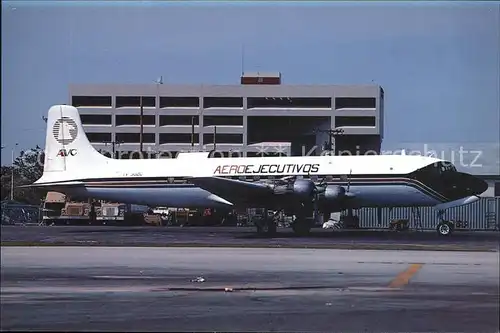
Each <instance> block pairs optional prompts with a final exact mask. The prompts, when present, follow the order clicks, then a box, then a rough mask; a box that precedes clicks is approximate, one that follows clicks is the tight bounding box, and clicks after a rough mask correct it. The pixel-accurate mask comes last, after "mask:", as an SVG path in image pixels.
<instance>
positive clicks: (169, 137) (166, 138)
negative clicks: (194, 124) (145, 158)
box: [159, 133, 200, 144]
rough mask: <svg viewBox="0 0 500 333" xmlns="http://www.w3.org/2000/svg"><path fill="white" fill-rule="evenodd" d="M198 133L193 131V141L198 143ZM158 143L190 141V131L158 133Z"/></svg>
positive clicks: (183, 142)
mask: <svg viewBox="0 0 500 333" xmlns="http://www.w3.org/2000/svg"><path fill="white" fill-rule="evenodd" d="M199 140H200V139H199V134H198V133H194V135H193V143H199ZM159 142H160V144H166V143H182V144H187V143H191V133H160V141H159Z"/></svg>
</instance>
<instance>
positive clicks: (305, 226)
mask: <svg viewBox="0 0 500 333" xmlns="http://www.w3.org/2000/svg"><path fill="white" fill-rule="evenodd" d="M306 212H307V211H306V210H301V211H300V212H297V213H296V214H297V215H296V218H295V220H294V221H293V223H292V230H293V232H294V233H295V234H296V235H298V236H306V235H308V234H309V232H310V231H311V228H312V227H313V224H314V218H311V217H309V216H308V214H307V213H306ZM280 213H281V211H280V210H278V211H276V212H275V213H274V214H272V215H271V214H269V211H268V210H267V209H265V210H264V217H263V218H261V219H258V220H257V221H255V226H256V228H257V234H258V235H260V236H266V237H272V236H274V235H276V232H277V220H278V217H279V214H280Z"/></svg>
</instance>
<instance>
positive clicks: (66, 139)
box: [43, 105, 109, 175]
mask: <svg viewBox="0 0 500 333" xmlns="http://www.w3.org/2000/svg"><path fill="white" fill-rule="evenodd" d="M107 160H109V159H108V158H107V157H106V156H104V155H102V154H101V153H99V152H98V151H97V150H96V149H95V148H94V147H93V146H92V145H91V144H90V142H89V140H88V138H87V135H86V134H85V131H84V130H83V126H82V122H81V119H80V115H79V113H78V110H77V109H76V108H75V107H73V106H70V105H54V106H52V107H51V108H50V109H49V112H48V116H47V136H46V139H45V159H44V169H43V173H44V175H45V174H46V173H52V172H69V173H76V172H78V171H79V170H81V171H83V169H85V168H97V167H99V166H100V165H103V164H105V163H106V162H107Z"/></svg>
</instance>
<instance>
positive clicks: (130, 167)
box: [27, 105, 487, 235]
mask: <svg viewBox="0 0 500 333" xmlns="http://www.w3.org/2000/svg"><path fill="white" fill-rule="evenodd" d="M211 156H212V155H210V152H187V153H182V152H181V153H179V154H178V156H177V157H176V158H173V159H165V158H163V159H113V158H108V157H106V156H104V155H102V154H101V153H99V152H98V151H97V150H96V149H95V148H94V147H93V146H92V145H91V144H90V142H89V140H88V138H87V136H86V134H85V132H84V130H83V127H82V123H81V120H80V116H79V112H78V110H77V109H76V108H75V107H73V106H69V105H54V106H52V107H51V108H50V109H49V111H48V117H47V134H46V141H45V157H44V169H43V175H42V176H41V178H40V179H38V180H37V181H36V182H34V183H33V184H31V185H27V186H30V187H40V188H45V189H48V190H53V191H59V192H63V193H66V194H69V195H72V196H77V197H87V198H94V199H101V200H111V201H114V202H124V203H131V204H141V205H149V206H164V207H165V206H166V207H173V208H175V207H177V208H216V209H217V208H222V209H238V208H241V209H245V208H265V209H269V210H275V211H284V212H287V213H291V214H293V215H294V216H295V217H296V218H295V220H294V222H293V223H292V229H293V230H294V232H295V233H296V234H299V235H307V234H308V233H309V231H310V229H311V227H312V223H311V219H310V218H309V217H310V216H311V215H313V216H316V215H317V214H319V213H322V214H323V216H330V214H331V213H333V212H339V211H343V210H346V209H347V210H349V211H352V209H356V208H361V207H422V206H432V207H434V208H436V210H438V213H439V212H441V213H442V211H443V210H444V209H447V208H450V207H455V206H460V205H465V204H469V203H472V202H475V201H476V200H478V199H479V195H480V194H481V193H483V192H484V191H486V189H487V183H486V182H485V181H483V180H482V179H479V178H477V177H475V176H473V175H470V174H467V173H463V172H459V171H457V169H456V168H455V166H454V165H453V164H452V163H450V162H449V161H446V160H442V159H438V158H433V157H429V156H416V155H370V156H307V157H302V156H296V157H250V158H246V157H229V158H213V157H211ZM256 177H257V178H256ZM315 214H316V215H315ZM266 215H267V214H266ZM257 232H258V233H259V234H265V235H272V234H273V233H275V232H276V223H275V222H274V221H273V220H272V219H264V221H263V222H261V223H257ZM449 233H450V232H449V230H448V231H444V232H442V234H449Z"/></svg>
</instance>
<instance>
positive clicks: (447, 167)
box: [438, 162, 457, 173]
mask: <svg viewBox="0 0 500 333" xmlns="http://www.w3.org/2000/svg"><path fill="white" fill-rule="evenodd" d="M438 167H439V169H440V171H441V173H450V172H456V171H457V169H456V168H455V166H454V165H453V164H451V163H448V162H446V163H442V162H440V163H439V166H438Z"/></svg>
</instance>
